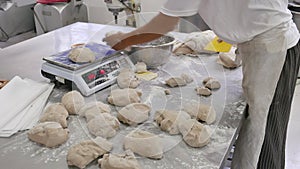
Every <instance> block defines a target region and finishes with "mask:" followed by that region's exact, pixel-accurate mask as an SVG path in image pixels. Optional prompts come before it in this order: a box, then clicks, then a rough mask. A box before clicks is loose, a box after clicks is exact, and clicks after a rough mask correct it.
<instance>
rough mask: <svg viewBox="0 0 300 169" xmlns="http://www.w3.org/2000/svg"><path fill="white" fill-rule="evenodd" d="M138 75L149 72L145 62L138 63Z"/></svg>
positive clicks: (136, 68)
mask: <svg viewBox="0 0 300 169" xmlns="http://www.w3.org/2000/svg"><path fill="white" fill-rule="evenodd" d="M134 66H135V72H136V73H145V72H147V65H146V63H144V62H137V63H136V64H135V65H134Z"/></svg>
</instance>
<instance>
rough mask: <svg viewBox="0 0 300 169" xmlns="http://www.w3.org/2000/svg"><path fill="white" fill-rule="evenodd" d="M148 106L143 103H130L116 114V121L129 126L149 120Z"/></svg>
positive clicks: (149, 109)
mask: <svg viewBox="0 0 300 169" xmlns="http://www.w3.org/2000/svg"><path fill="white" fill-rule="evenodd" d="M150 111H151V108H150V106H148V105H146V104H143V103H132V104H129V105H127V106H125V107H123V108H122V109H121V110H120V111H119V112H118V114H117V117H118V119H119V120H120V121H121V122H123V123H125V124H129V125H133V126H135V125H137V124H140V123H142V122H144V121H146V120H147V119H148V118H149V113H150Z"/></svg>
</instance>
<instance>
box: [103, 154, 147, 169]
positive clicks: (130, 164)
mask: <svg viewBox="0 0 300 169" xmlns="http://www.w3.org/2000/svg"><path fill="white" fill-rule="evenodd" d="M98 163H99V167H100V168H101V169H141V167H140V165H139V163H138V161H137V159H136V158H135V156H134V154H133V152H132V151H130V150H126V151H125V153H124V154H117V155H114V154H104V155H103V157H102V158H101V159H99V160H98Z"/></svg>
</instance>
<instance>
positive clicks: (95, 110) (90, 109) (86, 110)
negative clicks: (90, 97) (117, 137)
mask: <svg viewBox="0 0 300 169" xmlns="http://www.w3.org/2000/svg"><path fill="white" fill-rule="evenodd" d="M102 113H111V108H110V106H109V105H108V104H105V103H103V102H100V101H97V102H91V103H88V104H85V105H84V106H83V107H82V108H81V109H80V110H79V112H78V114H79V115H80V116H83V117H85V118H86V120H87V122H89V121H90V120H91V119H93V118H95V117H96V116H98V115H99V114H102Z"/></svg>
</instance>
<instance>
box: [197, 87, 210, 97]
mask: <svg viewBox="0 0 300 169" xmlns="http://www.w3.org/2000/svg"><path fill="white" fill-rule="evenodd" d="M195 90H196V93H197V94H198V95H201V96H210V95H211V94H212V93H211V91H210V89H209V88H207V87H204V86H202V87H196V88H195Z"/></svg>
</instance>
